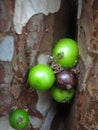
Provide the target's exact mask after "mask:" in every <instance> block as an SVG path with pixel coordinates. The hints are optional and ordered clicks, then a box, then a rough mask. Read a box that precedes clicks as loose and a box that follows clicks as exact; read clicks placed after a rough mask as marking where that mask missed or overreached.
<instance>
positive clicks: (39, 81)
mask: <svg viewBox="0 0 98 130" xmlns="http://www.w3.org/2000/svg"><path fill="white" fill-rule="evenodd" d="M54 81H55V75H54V73H53V70H52V69H51V68H50V67H49V66H48V65H45V64H38V65H35V66H33V67H32V68H31V69H30V71H29V75H28V82H29V84H30V85H31V87H32V88H34V89H36V90H47V89H49V88H51V87H52V85H53V84H54Z"/></svg>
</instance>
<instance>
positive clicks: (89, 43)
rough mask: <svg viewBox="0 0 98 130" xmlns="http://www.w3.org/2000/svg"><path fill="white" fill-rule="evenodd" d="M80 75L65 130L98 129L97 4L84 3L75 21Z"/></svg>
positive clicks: (84, 1) (92, 0)
mask: <svg viewBox="0 0 98 130" xmlns="http://www.w3.org/2000/svg"><path fill="white" fill-rule="evenodd" d="M77 38H78V44H79V53H80V61H79V64H80V71H81V72H80V75H79V84H78V88H77V93H76V97H75V99H74V103H73V104H72V107H71V110H69V111H70V116H69V117H68V118H67V123H66V130H98V43H97V42H98V1H97V0H91V1H89V0H83V6H82V14H81V17H80V18H79V19H78V36H77Z"/></svg>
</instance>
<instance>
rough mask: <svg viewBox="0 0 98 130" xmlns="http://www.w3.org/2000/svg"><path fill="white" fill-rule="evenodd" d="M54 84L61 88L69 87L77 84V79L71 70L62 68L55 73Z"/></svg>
mask: <svg viewBox="0 0 98 130" xmlns="http://www.w3.org/2000/svg"><path fill="white" fill-rule="evenodd" d="M56 84H57V86H58V87H60V88H62V89H67V90H69V89H71V88H74V87H75V86H76V85H77V79H76V76H75V74H74V72H73V71H69V70H63V71H61V72H59V73H57V74H56Z"/></svg>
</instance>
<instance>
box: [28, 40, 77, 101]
mask: <svg viewBox="0 0 98 130" xmlns="http://www.w3.org/2000/svg"><path fill="white" fill-rule="evenodd" d="M78 55H79V52H78V44H77V43H76V41H74V40H72V39H70V38H64V39H61V40H59V41H58V42H57V43H56V44H55V46H54V48H53V53H52V57H53V59H54V61H55V62H56V63H57V64H58V65H61V67H62V68H63V69H64V70H63V71H61V72H59V73H60V74H59V73H57V74H55V73H54V72H53V68H51V66H49V65H46V64H37V65H35V66H33V67H32V68H31V69H30V71H29V75H28V82H29V84H30V86H31V87H33V88H34V89H36V90H48V89H50V90H51V95H52V97H53V99H54V100H56V101H57V102H60V103H65V102H69V101H70V100H71V99H72V97H73V96H74V93H75V90H74V89H73V86H75V85H76V82H75V81H76V79H75V76H74V74H73V72H71V69H72V68H73V67H74V66H75V65H76V64H77V61H78ZM59 75H60V76H59ZM62 86H64V87H62Z"/></svg>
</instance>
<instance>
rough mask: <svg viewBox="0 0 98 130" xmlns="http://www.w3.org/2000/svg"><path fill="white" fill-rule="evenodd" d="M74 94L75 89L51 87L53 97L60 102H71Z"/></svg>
mask: <svg viewBox="0 0 98 130" xmlns="http://www.w3.org/2000/svg"><path fill="white" fill-rule="evenodd" d="M74 94H75V90H74V89H70V90H63V89H61V88H58V87H53V88H52V89H51V95H52V97H53V99H54V100H55V101H57V102H59V103H65V102H69V101H70V100H71V99H72V98H73V96H74Z"/></svg>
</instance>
